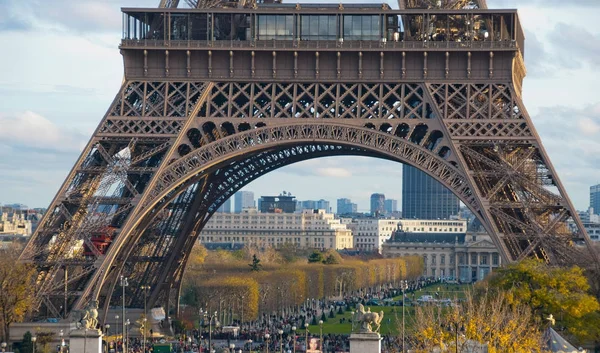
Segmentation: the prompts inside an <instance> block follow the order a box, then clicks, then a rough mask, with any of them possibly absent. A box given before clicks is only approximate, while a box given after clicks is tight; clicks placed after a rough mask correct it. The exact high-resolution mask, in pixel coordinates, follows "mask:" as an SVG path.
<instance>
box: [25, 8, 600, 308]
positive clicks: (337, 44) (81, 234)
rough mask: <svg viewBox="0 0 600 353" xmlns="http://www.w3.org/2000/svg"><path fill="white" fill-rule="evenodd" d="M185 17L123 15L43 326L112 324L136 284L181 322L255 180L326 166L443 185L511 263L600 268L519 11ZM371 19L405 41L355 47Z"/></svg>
mask: <svg viewBox="0 0 600 353" xmlns="http://www.w3.org/2000/svg"><path fill="white" fill-rule="evenodd" d="M178 3H179V2H178V1H173V0H171V1H163V2H161V7H160V8H159V9H124V10H123V11H124V13H125V16H126V21H125V23H126V28H125V29H126V31H125V32H126V33H127V34H126V36H125V38H124V39H123V41H122V43H121V52H122V53H123V56H124V59H125V80H124V83H123V85H122V87H121V89H120V91H119V92H118V93H117V95H116V97H115V99H114V101H113V103H112V104H111V106H110V107H109V109H108V112H107V114H106V115H105V117H104V118H103V119H102V121H101V122H100V124H99V126H98V128H97V130H96V131H95V132H94V135H93V136H92V138H91V140H90V141H89V143H88V145H87V146H86V147H85V149H84V150H83V152H82V154H81V157H80V158H79V160H78V161H77V162H76V164H75V166H74V167H73V169H72V170H71V172H70V173H69V175H68V177H67V178H66V180H65V182H64V183H63V185H62V186H61V188H60V189H59V191H58V193H57V194H56V197H55V198H54V200H53V201H52V204H51V205H50V207H49V209H48V212H47V214H46V215H45V216H44V218H43V219H42V221H41V223H40V225H39V227H38V229H37V231H36V232H35V234H34V235H33V236H32V238H31V240H30V242H29V243H28V245H27V247H26V249H25V250H24V252H23V254H22V256H21V260H22V261H28V262H32V263H34V264H35V265H36V266H37V268H38V278H37V290H36V298H37V299H38V303H39V311H38V316H46V317H61V316H64V317H66V316H68V315H69V313H71V312H72V311H73V310H78V309H81V308H82V307H83V306H84V305H85V304H86V303H87V302H89V301H90V300H92V299H97V300H99V301H100V303H101V305H102V306H103V309H104V310H103V312H104V313H106V310H107V309H108V307H109V305H110V303H111V300H112V301H113V303H114V302H115V301H117V300H118V301H119V302H120V300H121V299H122V298H121V297H120V295H121V291H120V290H119V291H115V290H114V289H115V286H116V285H117V283H118V279H119V277H120V276H121V275H125V276H127V277H129V278H130V282H131V283H132V285H130V286H129V287H126V299H127V305H128V306H130V307H141V306H142V305H143V298H144V296H143V294H142V292H141V289H140V288H141V287H142V285H146V286H148V285H149V286H150V287H151V291H150V298H149V305H150V306H153V305H155V304H162V305H164V306H166V307H167V308H169V307H172V306H173V305H177V298H179V290H180V287H181V283H182V278H183V274H184V270H185V264H186V261H187V258H188V256H189V253H190V249H191V248H192V245H193V244H194V242H195V241H196V239H197V237H198V234H199V232H200V231H201V230H202V228H203V226H204V225H205V223H206V221H207V220H208V219H209V218H210V216H211V215H212V214H213V212H215V210H216V209H217V208H218V207H219V206H220V205H221V204H222V203H223V202H225V200H227V199H228V198H229V197H230V196H231V195H233V193H235V192H236V191H237V190H239V189H240V188H242V187H243V186H244V185H247V184H248V183H250V182H251V181H253V180H254V179H256V178H259V177H260V176H262V175H264V174H266V173H269V172H271V171H273V170H275V169H277V168H280V167H283V166H286V165H289V164H292V163H295V162H298V161H303V160H307V159H311V158H319V157H323V156H337V155H360V156H371V157H375V158H383V159H388V160H391V161H397V162H401V163H408V164H410V165H412V166H414V167H416V168H418V169H420V170H422V171H424V172H426V173H427V174H428V175H430V176H432V177H433V178H435V179H436V180H437V181H439V182H440V183H442V184H443V185H445V186H446V187H447V188H449V189H450V190H452V191H453V192H454V193H455V194H456V195H457V196H458V197H459V198H460V200H461V201H462V202H463V203H464V204H465V205H466V206H468V207H469V208H470V209H471V210H472V211H473V213H474V214H475V215H476V216H477V217H478V218H479V220H480V221H481V223H482V224H483V226H484V227H485V229H486V230H487V231H488V232H489V233H490V234H491V235H492V238H493V239H494V241H495V244H496V246H497V247H498V248H499V250H500V252H501V254H502V256H503V258H504V261H506V262H511V261H518V260H520V259H523V258H525V257H538V258H541V259H544V260H545V261H547V262H548V263H551V264H556V265H569V264H573V263H579V264H586V263H593V261H594V260H595V258H594V256H593V255H592V253H591V252H590V251H589V250H590V239H589V237H588V236H587V234H586V233H585V231H584V229H583V227H582V225H581V221H580V220H579V218H578V217H577V214H576V213H575V212H574V208H573V205H572V204H571V202H570V201H569V198H568V197H567V195H566V193H565V190H564V187H563V185H562V184H561V183H560V181H559V179H558V176H557V173H556V171H555V170H554V168H553V167H552V164H551V163H550V161H549V159H548V156H547V154H546V152H545V151H544V148H543V146H542V144H541V141H540V138H539V136H538V135H537V133H536V131H535V128H534V126H533V124H532V122H531V119H530V118H529V116H528V114H527V112H526V110H525V107H524V105H523V102H522V100H521V93H520V92H521V84H522V81H523V78H524V76H525V67H524V64H523V56H522V55H523V48H524V47H523V34H522V30H521V28H520V25H519V21H518V15H517V13H516V11H515V10H495V11H492V10H487V9H486V6H485V2H477V3H474V2H471V1H466V2H460V1H443V2H442V4H443V6H449V7H450V8H452V9H454V10H440V9H429V10H428V9H422V8H424V7H431V6H429V5H428V6H424V2H422V1H421V2H419V1H407V2H401V4H400V7H401V8H402V9H401V10H391V9H390V8H389V7H388V6H386V5H383V6H373V7H368V8H359V7H357V6H354V7H350V6H346V7H345V6H344V5H339V6H337V5H336V7H322V6H314V7H310V6H307V7H303V6H304V5H303V6H300V5H293V6H291V7H290V6H287V7H281V8H277V7H273V6H275V5H270V7H268V6H267V7H266V8H265V7H261V6H260V4H259V5H256V4H254V5H252V6H251V7H246V6H245V5H244V6H243V7H244V8H243V9H242V10H239V6H237V5H236V6H233V5H227V4H225V5H224V4H223V3H216V2H215V3H211V4H209V3H200V4H198V3H196V2H195V3H194V4H196V6H199V7H200V9H178V8H177V5H178ZM194 4H192V5H194ZM203 4H204V5H203ZM473 4H475V5H473ZM415 7H418V8H421V9H419V10H412V8H415ZM465 7H468V9H465ZM274 8H275V10H273V9H274ZM273 11H275V12H277V14H278V15H279V14H281V13H285V14H287V15H288V16H289V18H290V19H291V20H292V21H294V22H293V23H294V25H293V26H290V28H292V29H291V31H293V32H294V35H293V36H291V37H286V38H284V40H277V39H276V38H275V39H273V38H269V39H264V38H263V37H261V35H262V34H261V33H263V32H261V27H260V26H259V24H258V23H259V22H260V21H263V20H264V19H265V17H261V16H270V13H272V12H273ZM315 13H317V14H321V15H326V16H330V17H328V18H335V19H336V21H337V23H338V24H339V26H337V27H335V28H336V29H334V30H337V31H339V32H340V33H338V34H337V37H336V38H334V39H333V40H332V39H331V38H329V37H328V38H326V39H317V40H315V39H313V38H308V39H307V40H303V38H302V30H301V29H300V25H298V26H297V27H296V24H299V23H301V21H303V19H304V17H303V16H307V15H314V14H315ZM365 14H370V15H371V16H374V17H372V18H379V19H380V20H382V19H385V21H383V20H382V21H381V23H386V24H387V26H388V30H389V29H390V27H389V26H392V27H391V30H390V31H389V34H390V36H389V40H387V41H386V40H384V39H381V40H380V39H379V38H376V39H373V38H366V39H361V40H356V39H354V40H345V41H344V40H343V39H344V38H343V34H342V33H341V31H342V28H345V27H344V26H343V23H344V21H351V20H352V19H353V17H352V16H364V15H365ZM331 16H333V17H331ZM347 16H348V17H347ZM377 16H379V17H377ZM390 18H391V19H390ZM373 21H375V20H373ZM398 21H401V22H402V23H403V25H402V26H400V25H399V24H398ZM255 23H256V26H254V24H255ZM474 23H477V25H474ZM460 26H464V28H459V27H460ZM399 28H403V29H405V32H404V33H403V37H401V38H402V39H401V40H398V39H399V38H400V36H399V33H396V31H399ZM482 28H486V30H485V35H482V37H481V38H482V40H477V38H476V35H477V33H483V32H482ZM296 31H297V32H298V33H296ZM386 35H387V34H385V33H383V34H382V36H383V38H386V37H385V36H386ZM436 35H439V36H440V37H438V38H444V40H433V39H434V38H436ZM452 36H454V38H457V39H456V40H454V39H453V40H451V39H450V38H451V37H452ZM461 38H462V39H465V40H462V41H461V40H460V39H461ZM346 39H348V36H346ZM569 224H572V225H573V227H571V228H570V227H569V226H568V225H569ZM573 229H574V230H575V231H573Z"/></svg>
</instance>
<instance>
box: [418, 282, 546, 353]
mask: <svg viewBox="0 0 600 353" xmlns="http://www.w3.org/2000/svg"><path fill="white" fill-rule="evenodd" d="M485 289H486V290H484V291H480V292H479V293H472V292H471V293H467V297H466V299H465V301H464V302H458V303H456V304H455V305H454V306H452V307H439V306H436V305H433V304H432V305H426V306H421V307H418V308H417V309H416V312H415V316H414V324H413V329H412V331H413V332H411V334H410V335H409V337H411V339H410V340H409V344H410V346H411V348H412V349H414V350H415V352H419V353H421V352H423V353H424V352H432V351H434V349H436V348H439V349H442V351H444V350H448V351H451V352H454V351H458V352H467V351H469V349H470V348H471V349H472V348H473V347H477V346H487V352H489V353H500V352H502V353H521V352H522V353H525V352H527V353H542V352H545V351H544V350H543V349H542V347H543V346H544V345H543V332H542V330H541V328H540V322H539V318H537V317H536V316H535V315H534V314H533V312H532V310H531V309H530V308H529V307H527V306H526V305H523V304H510V299H509V296H508V293H507V292H506V291H502V290H492V289H489V288H487V287H486V288H485Z"/></svg>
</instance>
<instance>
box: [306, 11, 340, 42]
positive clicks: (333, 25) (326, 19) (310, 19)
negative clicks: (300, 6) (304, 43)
mask: <svg viewBox="0 0 600 353" xmlns="http://www.w3.org/2000/svg"><path fill="white" fill-rule="evenodd" d="M300 39H302V40H336V39H337V19H336V16H335V15H303V16H302V17H301V18H300Z"/></svg>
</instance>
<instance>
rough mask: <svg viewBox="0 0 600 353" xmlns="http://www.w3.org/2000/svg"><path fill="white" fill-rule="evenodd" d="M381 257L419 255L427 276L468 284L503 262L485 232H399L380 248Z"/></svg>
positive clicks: (424, 273) (481, 277)
mask: <svg viewBox="0 0 600 353" xmlns="http://www.w3.org/2000/svg"><path fill="white" fill-rule="evenodd" d="M382 254H383V256H384V257H400V256H411V255H415V256H421V257H422V258H423V264H424V272H423V275H424V276H426V277H434V278H446V279H454V280H457V281H460V282H462V283H471V282H475V281H479V280H482V279H484V278H485V277H486V276H487V275H488V274H489V273H490V272H492V271H494V270H495V269H496V268H498V267H500V266H501V265H502V259H501V257H500V253H499V252H498V249H497V248H496V246H495V245H494V244H493V243H492V240H491V238H490V236H489V235H487V234H485V233H469V234H465V233H462V234H458V233H412V232H411V233H405V232H399V233H397V234H395V235H394V237H393V239H392V240H390V241H389V242H386V243H385V244H384V245H383V247H382Z"/></svg>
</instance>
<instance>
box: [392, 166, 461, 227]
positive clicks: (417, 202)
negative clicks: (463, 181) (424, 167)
mask: <svg viewBox="0 0 600 353" xmlns="http://www.w3.org/2000/svg"><path fill="white" fill-rule="evenodd" d="M459 208H460V204H459V200H458V198H457V197H456V196H454V194H453V193H452V192H451V191H450V190H448V189H447V188H446V187H444V186H443V185H442V184H440V183H439V182H438V181H437V180H435V179H433V178H432V177H430V176H429V175H427V174H425V173H423V172H422V171H420V170H418V169H417V168H413V167H411V166H409V165H406V164H404V165H403V167H402V218H414V219H448V218H450V216H453V215H457V214H458V211H459Z"/></svg>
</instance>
